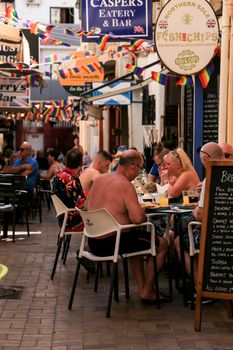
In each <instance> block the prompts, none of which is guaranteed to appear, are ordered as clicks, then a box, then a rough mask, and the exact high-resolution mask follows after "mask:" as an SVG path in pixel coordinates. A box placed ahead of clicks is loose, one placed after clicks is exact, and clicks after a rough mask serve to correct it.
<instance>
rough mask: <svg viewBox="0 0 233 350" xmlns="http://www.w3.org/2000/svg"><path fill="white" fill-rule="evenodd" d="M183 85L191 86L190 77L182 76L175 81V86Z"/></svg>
mask: <svg viewBox="0 0 233 350" xmlns="http://www.w3.org/2000/svg"><path fill="white" fill-rule="evenodd" d="M184 85H186V86H192V85H193V80H192V77H186V76H182V77H180V78H179V79H178V80H177V82H176V86H184Z"/></svg>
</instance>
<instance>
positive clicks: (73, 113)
mask: <svg viewBox="0 0 233 350" xmlns="http://www.w3.org/2000/svg"><path fill="white" fill-rule="evenodd" d="M4 18H5V21H6V22H7V23H8V24H11V25H13V26H16V25H19V24H20V23H21V24H23V25H24V26H26V27H27V28H29V29H30V32H31V33H33V34H35V35H37V36H38V37H39V38H40V39H41V40H42V42H43V43H48V42H49V43H51V44H54V45H63V46H70V45H69V44H68V43H66V42H64V41H60V40H56V39H54V38H53V37H52V33H51V32H52V29H53V28H55V27H56V28H57V26H54V25H49V26H45V25H44V24H42V23H39V22H35V21H31V20H28V19H22V18H19V16H18V14H17V12H16V11H15V9H14V8H13V7H12V6H11V5H9V6H7V8H6V13H5V17H4ZM43 28H44V29H43ZM64 34H66V35H67V36H73V37H74V36H77V37H83V36H92V35H93V34H94V35H95V36H96V35H97V34H96V33H95V32H93V31H89V32H85V31H83V30H78V31H77V30H75V29H72V30H71V29H67V28H65V29H64ZM98 36H99V39H98V41H97V45H98V46H99V49H100V51H101V52H102V53H103V52H104V51H105V50H106V52H105V53H106V54H107V56H108V57H109V58H111V59H114V58H121V57H122V56H125V55H129V56H131V57H132V59H133V61H134V62H135V60H136V58H137V56H138V55H139V54H140V53H141V52H142V51H144V52H150V51H151V50H152V51H154V45H155V44H154V43H153V42H148V41H146V40H145V39H137V40H135V39H134V38H126V40H130V44H129V45H123V46H118V47H117V48H114V49H112V48H108V47H106V45H107V42H108V40H110V39H113V38H114V39H117V38H118V36H117V35H114V34H112V33H109V34H105V35H103V34H101V33H99V34H98ZM215 53H216V54H217V55H218V56H220V46H218V47H216V51H215ZM89 56H100V55H98V54H96V53H94V52H92V51H89V50H87V51H85V54H84V57H82V58H79V57H78V52H73V53H70V54H69V55H67V56H65V57H64V58H62V60H60V59H59V57H58V55H56V54H53V55H50V56H47V57H45V58H44V60H43V62H42V63H38V62H32V64H31V65H30V66H29V68H30V69H34V68H39V67H41V66H46V65H53V64H54V65H55V64H61V63H62V62H63V61H70V60H75V61H76V62H77V61H78V60H79V59H83V58H85V57H89ZM61 61H62V62H61ZM1 63H5V62H0V64H1ZM12 67H15V68H16V69H18V70H19V71H21V72H22V71H23V63H20V62H14V63H12ZM126 68H127V69H128V71H129V72H130V73H132V74H135V75H137V76H138V77H141V76H142V74H143V71H144V68H142V67H137V66H136V65H133V64H127V65H126ZM80 69H83V70H84V71H85V72H86V73H87V74H88V73H92V72H95V71H103V66H102V64H101V63H100V62H95V63H91V64H82V65H78V66H75V67H69V68H63V69H56V70H54V72H55V73H56V74H57V76H58V77H59V78H62V79H67V78H70V77H75V76H76V75H77V74H78V73H79V71H80ZM213 71H214V64H213V62H210V63H209V65H208V66H207V67H205V68H204V69H203V70H202V71H201V72H199V73H198V74H197V76H198V78H199V80H200V82H201V84H202V86H203V88H206V87H207V85H208V83H209V81H210V78H211V75H212V73H213ZM36 74H37V75H40V76H47V77H51V73H50V72H46V71H44V72H37V73H36ZM170 77H174V76H172V75H171V73H164V71H163V70H162V71H160V72H154V71H152V72H151V78H152V80H154V81H156V82H157V83H159V84H162V85H164V86H166V85H167V84H168V83H169V79H170ZM25 80H26V81H27V85H28V86H29V85H31V86H34V84H35V82H36V78H35V75H32V74H31V75H28V76H26V77H25ZM176 85H177V86H192V85H193V77H191V76H176ZM85 106H86V103H85V98H83V99H81V100H80V102H79V103H78V104H77V103H74V102H72V100H71V102H69V103H68V101H66V100H59V101H52V102H50V105H48V103H46V102H45V103H42V102H40V103H36V104H33V105H32V109H31V111H30V112H28V113H27V114H25V115H23V114H22V113H17V114H15V113H10V114H8V118H14V119H16V120H21V119H24V120H28V121H29V120H30V121H32V120H36V121H43V122H45V123H46V122H49V121H50V120H51V119H55V120H57V121H66V122H68V121H71V122H73V123H78V121H79V120H86V119H88V114H87V113H86V110H85Z"/></svg>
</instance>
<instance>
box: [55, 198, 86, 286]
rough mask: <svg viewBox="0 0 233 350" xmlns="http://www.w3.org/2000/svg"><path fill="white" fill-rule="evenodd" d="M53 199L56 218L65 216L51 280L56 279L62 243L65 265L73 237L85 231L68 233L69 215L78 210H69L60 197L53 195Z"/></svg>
mask: <svg viewBox="0 0 233 350" xmlns="http://www.w3.org/2000/svg"><path fill="white" fill-rule="evenodd" d="M51 198H52V202H53V205H54V208H55V211H56V217H59V216H61V215H63V221H62V225H61V229H60V232H59V237H58V243H57V251H56V255H55V259H54V264H53V268H52V273H51V280H52V279H53V278H54V275H55V272H56V268H57V262H58V258H59V255H60V252H61V247H62V242H63V243H64V248H63V254H62V258H63V264H65V263H66V258H67V254H68V250H69V246H70V240H71V236H72V235H77V234H79V235H80V234H81V233H82V232H83V231H67V227H66V226H67V219H68V215H69V213H70V212H74V211H76V210H77V209H76V208H68V207H67V206H66V205H65V204H64V203H63V202H62V201H61V200H60V198H58V196H57V195H56V194H53V195H52V196H51Z"/></svg>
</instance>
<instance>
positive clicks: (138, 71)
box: [125, 63, 143, 76]
mask: <svg viewBox="0 0 233 350" xmlns="http://www.w3.org/2000/svg"><path fill="white" fill-rule="evenodd" d="M125 68H126V69H128V70H129V71H130V72H131V73H133V74H136V75H137V76H140V75H142V73H143V68H140V67H136V66H134V65H133V64H130V63H127V64H126V66H125Z"/></svg>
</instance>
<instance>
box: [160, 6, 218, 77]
mask: <svg viewBox="0 0 233 350" xmlns="http://www.w3.org/2000/svg"><path fill="white" fill-rule="evenodd" d="M155 33H156V34H155V43H156V47H157V51H158V55H159V57H160V59H161V60H162V62H163V63H164V65H165V66H166V67H167V68H168V69H169V70H170V71H173V72H175V73H177V74H180V75H192V74H196V73H198V72H199V71H201V70H202V69H203V68H205V67H206V66H207V65H208V63H209V62H210V61H211V59H212V58H213V56H214V54H215V48H216V46H217V44H218V41H219V25H218V20H217V18H216V15H215V12H214V10H213V8H212V7H211V5H210V4H209V3H208V2H207V1H206V0H195V1H182V0H170V1H169V2H168V3H167V4H166V5H165V6H164V7H163V9H162V10H161V12H160V14H159V16H158V19H157V22H156V26H155Z"/></svg>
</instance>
